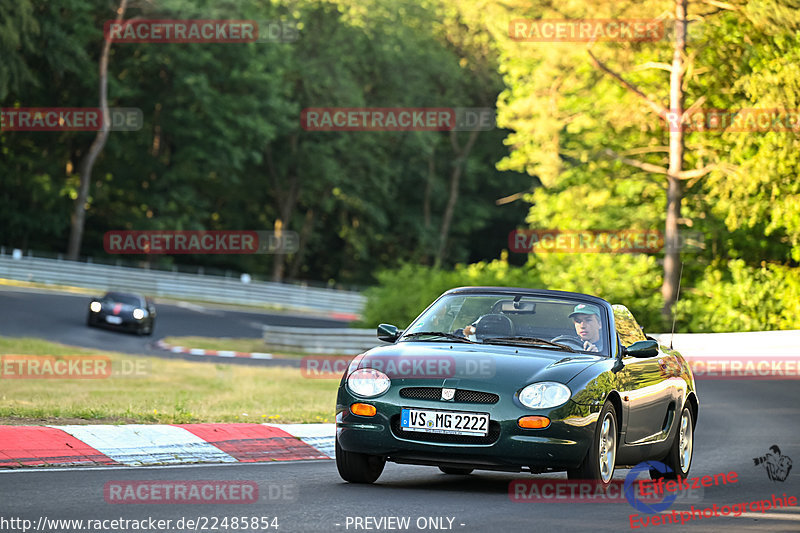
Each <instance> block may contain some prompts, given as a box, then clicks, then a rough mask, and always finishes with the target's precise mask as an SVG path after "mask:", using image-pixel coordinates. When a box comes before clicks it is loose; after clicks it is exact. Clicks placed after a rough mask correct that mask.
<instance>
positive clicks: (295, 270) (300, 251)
mask: <svg viewBox="0 0 800 533" xmlns="http://www.w3.org/2000/svg"><path fill="white" fill-rule="evenodd" d="M313 227H314V210H313V209H309V210H308V211H306V218H305V220H303V229H301V230H300V237H299V239H298V243H297V253H296V254H295V255H294V259H293V260H292V267H291V269H289V278H290V279H297V276H298V274H299V273H300V265H302V263H303V257H304V256H305V251H306V246H307V244H308V236H309V235H311V230H312V228H313Z"/></svg>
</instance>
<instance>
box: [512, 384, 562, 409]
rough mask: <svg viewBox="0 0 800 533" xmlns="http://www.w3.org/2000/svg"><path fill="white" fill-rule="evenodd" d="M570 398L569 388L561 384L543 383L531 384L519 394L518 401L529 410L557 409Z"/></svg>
mask: <svg viewBox="0 0 800 533" xmlns="http://www.w3.org/2000/svg"><path fill="white" fill-rule="evenodd" d="M570 396H572V391H570V390H569V387H567V386H566V385H563V384H561V383H555V382H552V381H543V382H542V383H532V384H530V385H528V386H527V387H525V388H524V389H522V390H521V391H520V392H519V401H520V402H521V403H522V405H524V406H525V407H530V408H531V409H549V408H551V407H558V406H559V405H561V404H563V403H565V402H566V401H567V400H569V397H570Z"/></svg>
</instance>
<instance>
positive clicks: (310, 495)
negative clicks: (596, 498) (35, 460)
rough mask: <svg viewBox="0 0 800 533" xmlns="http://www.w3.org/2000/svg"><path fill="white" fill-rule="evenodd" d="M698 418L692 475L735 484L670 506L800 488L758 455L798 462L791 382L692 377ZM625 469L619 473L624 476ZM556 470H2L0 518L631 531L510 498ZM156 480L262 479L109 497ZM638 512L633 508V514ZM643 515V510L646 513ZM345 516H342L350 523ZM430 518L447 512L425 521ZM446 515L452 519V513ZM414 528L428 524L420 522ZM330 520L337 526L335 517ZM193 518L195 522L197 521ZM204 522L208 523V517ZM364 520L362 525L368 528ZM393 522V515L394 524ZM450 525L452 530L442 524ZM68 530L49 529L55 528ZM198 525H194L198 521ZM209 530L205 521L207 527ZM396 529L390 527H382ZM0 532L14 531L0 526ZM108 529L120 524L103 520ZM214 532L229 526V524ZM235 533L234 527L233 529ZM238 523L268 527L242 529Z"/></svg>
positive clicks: (311, 466)
mask: <svg viewBox="0 0 800 533" xmlns="http://www.w3.org/2000/svg"><path fill="white" fill-rule="evenodd" d="M698 391H699V395H700V400H701V407H700V416H699V420H698V426H697V431H696V439H695V454H694V461H693V467H692V470H691V472H690V476H691V477H700V476H704V475H714V474H720V473H723V472H730V471H734V472H736V473H737V474H738V482H737V483H735V484H729V485H726V486H720V487H709V488H706V489H702V493H701V494H697V493H695V494H694V495H693V496H692V497H691V498H690V501H680V500H679V501H676V502H675V503H673V505H672V510H677V511H681V510H688V509H690V506H691V505H694V506H695V508H707V507H712V506H713V505H714V504H715V503H716V504H718V505H720V506H722V505H732V504H736V503H741V502H750V501H754V500H764V499H771V497H772V495H773V494H775V495H776V496H779V497H780V496H781V495H783V494H784V493H786V494H787V496H795V497H797V496H800V490H798V489H800V470H799V468H800V467H795V468H794V470H793V471H790V473H789V475H788V477H787V478H786V480H785V481H782V482H780V481H770V480H769V479H768V477H767V473H766V471H765V469H764V468H763V466H755V465H754V462H753V458H754V457H759V456H762V455H764V454H765V453H766V452H767V451H768V449H769V447H770V446H772V445H774V444H777V445H778V446H779V447H780V449H781V452H782V454H783V455H786V456H788V457H789V458H793V459H794V461H795V462H796V461H799V460H800V439H798V435H800V405H798V401H797V399H798V393H800V384H799V383H798V382H797V381H700V382H698ZM627 472H628V471H627V470H622V471H617V473H616V474H615V477H617V478H619V479H624V477H625V474H626V473H627ZM547 477H550V478H554V477H564V476H563V475H562V474H552V475H549V476H548V475H538V476H531V475H529V474H527V475H523V474H519V475H515V474H503V473H493V472H486V473H484V472H477V473H474V474H472V475H470V476H467V477H454V476H447V475H444V474H441V473H439V471H438V470H437V469H435V468H432V467H419V466H401V465H394V464H389V465H387V468H386V470H385V471H384V474H383V476H382V477H381V478H380V479H379V480H378V483H376V484H375V485H371V486H357V485H350V484H346V483H343V482H342V481H341V480H340V478H339V476H338V474H337V473H336V467H335V465H334V462H333V461H310V462H294V463H279V462H273V463H260V464H246V463H238V464H233V465H224V466H216V465H211V466H208V465H204V466H191V465H190V466H181V467H163V468H162V467H157V468H156V467H152V468H147V467H139V468H81V469H72V470H68V471H63V470H61V471H59V470H41V469H40V470H32V469H27V470H24V471H4V472H0V517H5V518H8V517H16V518H24V519H28V520H32V521H33V522H32V523H33V524H34V525H35V524H37V523H38V520H39V519H40V517H41V518H44V517H46V518H48V519H83V520H86V519H109V520H110V519H115V518H124V519H133V520H142V519H147V518H149V517H152V518H154V519H164V520H166V519H171V520H173V526H172V527H171V528H170V529H168V531H190V530H193V529H188V528H184V529H177V528H175V527H174V524H175V521H177V520H178V519H180V518H181V517H185V518H187V519H195V520H196V519H198V517H206V518H208V519H209V520H211V518H212V517H216V518H217V519H218V520H221V519H222V518H223V517H228V519H229V520H230V519H231V518H232V517H234V516H239V517H261V516H264V517H270V518H271V517H277V519H278V525H279V526H280V527H279V529H278V530H277V531H279V532H289V531H291V532H294V531H374V530H378V529H377V528H375V527H374V526H375V524H376V523H375V522H373V521H370V522H360V524H361V525H362V527H359V528H357V529H356V527H355V524H356V522H355V517H374V518H375V519H381V518H382V517H409V518H410V522H409V527H408V528H407V529H393V530H394V531H397V530H407V531H441V529H439V530H437V529H435V528H433V527H431V524H438V525H440V526H442V525H443V526H445V527H444V530H445V531H449V530H452V531H465V532H467V531H469V532H473V531H475V532H486V531H489V532H497V533H499V532H501V531H504V532H505V531H509V532H517V531H520V532H522V531H525V532H533V531H546V532H548V533H551V532H556V531H631V526H630V522H629V515H631V514H634V513H638V511H635V510H634V509H633V507H631V505H630V504H628V503H627V502H626V501H623V502H621V503H609V502H603V503H596V502H592V503H580V502H569V503H560V502H559V503H541V502H538V503H532V502H524V503H515V502H512V501H511V500H510V498H509V495H508V486H509V482H510V481H512V480H513V479H516V478H523V479H542V478H547ZM153 480H171V481H175V480H195V481H197V480H228V481H230V480H238V481H251V482H254V483H256V484H257V485H258V487H259V489H258V493H259V498H258V501H257V502H256V503H251V504H236V505H232V504H224V503H222V504H185V503H182V504H157V505H156V504H136V505H126V504H109V503H107V502H106V501H105V498H104V493H103V489H104V485H105V484H106V483H108V482H124V481H153ZM640 516H641V514H640ZM647 516H651V515H647ZM348 517H349V518H350V520H349V522H348ZM429 517H432V518H436V517H440V519H441V517H444V518H443V519H442V521H441V522H435V521H434V522H427V519H428V518H429ZM448 519H452V523H450V522H449V521H448ZM418 520H419V525H422V526H426V523H427V527H425V528H418V527H417V523H418V522H417V521H418ZM337 524H338V525H337ZM196 525H199V524H196ZM206 525H207V527H208V528H210V526H211V525H212V522H211V521H209V522H207V523H206ZM366 525H369V526H370V529H366V527H365V526H366ZM392 525H394V526H397V525H398V523H396V522H392ZM448 527H450V528H451V529H447V528H448ZM642 529H646V530H647V531H721V530H727V531H799V530H800V508H798V507H793V508H790V509H788V510H786V509H779V510H777V511H773V510H770V511H768V512H766V513H763V514H762V513H760V512H756V513H751V512H748V513H746V514H743V515H742V516H738V517H733V516H730V517H716V518H703V519H700V520H699V521H690V522H687V523H686V524H684V525H680V524H678V525H675V524H672V525H670V524H667V525H660V526H658V525H650V526H649V527H647V528H639V531H641V530H642ZM72 530H73V529H50V530H47V531H52V532H56V531H58V532H60V531H72ZM198 530H199V531H203V529H202V527H201V528H198ZM206 530H208V531H213V530H212V529H206ZM381 530H385V531H392V529H381ZM3 531H4V532H5V531H13V530H10V529H3ZM107 531H109V532H114V533H116V532H117V531H122V530H119V529H111V528H109V529H107ZM218 531H237V530H236V529H233V528H230V527H229V528H228V529H222V528H219V529H218ZM239 531H241V529H240V530H239ZM245 531H269V530H267V529H260V530H259V529H246V530H245Z"/></svg>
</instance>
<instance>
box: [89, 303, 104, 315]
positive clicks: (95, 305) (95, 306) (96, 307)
mask: <svg viewBox="0 0 800 533" xmlns="http://www.w3.org/2000/svg"><path fill="white" fill-rule="evenodd" d="M102 308H103V306H102V304H101V303H100V302H92V303H90V304H89V309H91V310H92V313H99V312H100V310H101V309H102Z"/></svg>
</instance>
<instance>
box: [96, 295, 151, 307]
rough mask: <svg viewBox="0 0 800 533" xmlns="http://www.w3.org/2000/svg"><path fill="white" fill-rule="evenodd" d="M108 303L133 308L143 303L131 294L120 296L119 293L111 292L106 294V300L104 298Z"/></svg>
mask: <svg viewBox="0 0 800 533" xmlns="http://www.w3.org/2000/svg"><path fill="white" fill-rule="evenodd" d="M103 300H105V301H106V302H111V303H119V304H123V305H132V306H139V305H142V301H141V300H140V299H139V298H138V297H136V296H133V295H131V294H120V293H118V292H110V293H108V294H106V296H105V298H103Z"/></svg>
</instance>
